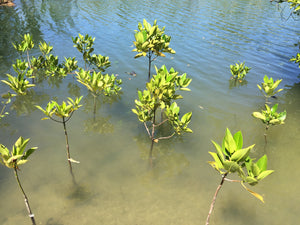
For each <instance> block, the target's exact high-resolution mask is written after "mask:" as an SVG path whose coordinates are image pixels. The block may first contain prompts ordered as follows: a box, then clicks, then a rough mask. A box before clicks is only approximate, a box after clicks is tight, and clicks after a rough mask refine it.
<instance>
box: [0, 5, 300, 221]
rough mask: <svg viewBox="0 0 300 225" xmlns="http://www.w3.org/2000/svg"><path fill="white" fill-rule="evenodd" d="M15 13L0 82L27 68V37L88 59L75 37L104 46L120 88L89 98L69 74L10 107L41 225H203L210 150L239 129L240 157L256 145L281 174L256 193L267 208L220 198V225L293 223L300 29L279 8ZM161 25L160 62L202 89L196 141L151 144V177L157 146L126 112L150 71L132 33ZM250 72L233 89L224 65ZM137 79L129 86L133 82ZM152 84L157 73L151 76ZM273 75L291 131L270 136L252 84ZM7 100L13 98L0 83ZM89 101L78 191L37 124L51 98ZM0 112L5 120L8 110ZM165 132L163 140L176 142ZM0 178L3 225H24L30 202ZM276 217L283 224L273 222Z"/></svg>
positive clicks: (9, 136) (233, 196) (45, 127)
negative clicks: (30, 151)
mask: <svg viewBox="0 0 300 225" xmlns="http://www.w3.org/2000/svg"><path fill="white" fill-rule="evenodd" d="M15 3H16V5H17V6H16V7H15V8H4V7H2V8H0V65H1V66H0V73H1V74H0V77H1V79H6V76H5V74H6V73H10V72H11V71H12V70H11V63H12V62H15V60H16V59H17V58H18V57H19V55H18V54H17V53H16V52H15V51H14V49H13V47H12V45H11V42H12V41H17V40H18V39H19V37H20V35H22V36H23V35H24V33H27V32H30V33H32V34H33V38H34V42H35V43H36V45H35V49H34V50H33V55H34V54H35V53H36V52H37V51H38V43H39V42H40V41H43V40H45V41H46V42H47V43H48V42H50V43H51V45H53V47H54V52H55V53H54V54H55V55H58V56H59V58H60V59H63V56H66V57H76V58H77V60H78V61H79V62H78V64H81V65H83V61H82V56H81V55H80V54H79V53H78V52H77V50H76V49H75V48H73V47H72V46H73V43H72V40H71V36H76V35H77V34H78V33H81V34H89V35H91V36H93V37H96V41H95V46H94V47H95V53H97V52H98V53H99V52H100V53H101V54H104V55H108V56H109V57H110V60H111V62H112V66H111V67H110V68H109V69H108V71H107V72H108V73H115V74H119V77H120V78H121V79H123V84H122V91H123V93H122V95H120V96H117V97H112V98H107V97H103V98H101V97H98V98H96V99H94V97H93V96H92V95H91V94H89V93H88V91H87V90H86V88H85V87H83V86H82V85H80V84H78V83H77V81H76V79H75V78H74V76H73V75H68V76H67V77H66V78H59V79H55V78H54V77H51V78H49V79H47V80H45V79H43V76H41V77H39V78H40V80H38V79H37V80H36V81H35V82H36V87H34V88H32V91H31V92H30V94H29V95H28V96H19V97H16V98H14V99H13V101H12V103H11V104H10V105H9V107H8V110H9V113H10V115H8V116H7V117H5V118H3V119H2V120H1V122H0V143H2V144H4V145H6V146H11V143H12V142H13V141H14V140H15V139H16V138H18V137H19V136H24V137H25V138H30V139H31V143H32V145H33V146H38V147H39V149H38V150H37V151H36V153H35V154H34V155H33V156H32V158H31V159H30V162H28V163H27V164H26V165H24V166H22V167H21V171H20V173H21V176H22V181H23V186H24V188H25V189H26V192H28V195H29V198H30V203H31V207H32V210H33V211H34V212H35V216H36V219H37V221H38V223H39V224H48V225H61V224H64V225H68V224H72V225H73V224H80V225H81V224H105V225H110V224H122V225H124V224H126V225H127V224H128V225H133V224H139V225H153V224H155V225H166V224H174V225H182V224H191V225H193V224H203V223H204V221H205V219H206V216H207V213H208V210H209V205H210V203H211V199H212V197H213V194H214V192H215V189H216V187H217V185H218V184H219V182H220V177H219V175H218V174H217V173H216V172H215V171H214V170H213V169H211V168H210V166H209V165H208V164H207V163H206V162H207V161H209V160H210V156H209V154H208V151H213V149H214V148H213V145H212V144H211V141H210V140H221V138H222V137H223V135H224V130H225V128H226V127H229V128H230V130H232V131H233V132H236V131H238V130H241V131H242V133H243V135H244V141H245V145H250V144H254V143H255V144H256V146H255V149H254V150H253V152H252V153H251V154H252V156H253V157H256V158H259V157H260V156H262V154H264V153H266V154H267V155H268V159H269V161H268V162H269V165H268V167H269V168H270V169H274V170H275V173H274V174H272V175H271V176H270V177H268V178H266V180H264V181H263V182H262V183H261V184H258V185H257V186H255V188H254V189H255V190H254V191H257V192H258V193H262V194H263V195H264V198H265V202H266V203H265V204H261V203H260V202H259V201H258V200H256V199H255V198H253V197H251V196H249V194H248V193H246V192H245V191H244V190H243V189H242V188H241V187H240V185H239V184H237V185H235V184H231V183H226V184H225V185H224V187H223V188H222V190H221V192H220V195H219V197H218V200H217V202H216V205H215V210H214V212H213V215H212V217H211V224H212V225H214V224H223V225H233V224H234V225H239V224H241V225H253V224H272V225H277V224H278V225H279V224H297V223H298V220H299V217H298V212H299V210H300V208H299V202H300V197H299V196H298V195H297V193H298V189H297V188H298V186H299V183H300V180H299V179H300V178H299V176H298V174H297V171H298V170H297V168H298V164H299V163H298V161H299V160H298V159H299V157H300V151H299V150H298V146H299V145H300V140H299V134H300V128H299V126H298V125H297V124H299V112H300V108H299V106H300V104H299V99H300V92H299V90H300V87H299V83H300V77H299V76H298V75H299V73H300V71H299V68H297V65H295V64H294V63H291V62H289V58H290V57H291V56H294V55H296V53H297V52H298V51H299V49H298V46H295V44H296V43H297V41H298V36H299V21H293V20H287V21H286V20H283V19H282V17H281V16H282V15H280V11H278V9H277V8H276V6H275V5H274V4H272V3H270V2H268V1H264V0H249V1H244V0H239V1H225V0H221V1H203V0H195V1H189V0H182V1H174V0H172V1H171V0H167V1H158V0H151V1H145V0H130V1H123V0H114V1H95V0H88V1H82V0H77V1H75V0H63V1H60V2H59V3H58V2H57V1H54V0H51V1H42V0H29V1H23V0H16V1H15ZM143 18H145V19H146V20H147V21H149V22H151V21H153V20H154V19H157V20H158V24H159V25H160V26H166V34H169V35H171V36H172V40H171V45H172V48H173V49H174V50H175V51H176V54H175V55H174V56H172V57H171V56H166V57H164V58H163V57H161V58H159V59H157V60H155V61H154V63H153V64H154V65H157V66H158V67H160V66H161V65H163V64H166V66H167V67H168V68H170V67H174V68H175V69H176V70H177V71H179V72H180V73H183V72H186V73H187V75H188V76H189V77H191V78H192V79H193V81H192V83H191V85H190V86H191V89H192V91H191V92H189V93H184V96H183V97H184V100H183V101H181V102H180V106H181V110H182V111H183V112H189V111H192V112H193V118H192V122H191V129H192V130H193V131H194V133H193V134H190V135H185V136H183V137H182V138H172V139H170V140H164V141H160V142H159V143H156V144H155V146H154V150H153V156H154V161H153V168H151V167H149V158H148V157H149V149H150V144H151V141H150V140H149V137H148V136H147V132H146V131H145V128H144V127H143V126H142V125H141V124H140V122H139V121H138V120H137V118H136V115H135V114H133V113H132V112H131V108H134V99H136V97H137V90H142V89H144V86H145V82H146V75H147V62H146V60H145V59H144V58H140V59H134V55H135V54H134V53H133V52H131V51H132V49H133V46H132V42H133V40H134V31H133V30H135V29H137V23H138V22H140V21H142V19H143ZM234 61H245V62H246V64H247V65H249V67H251V68H252V69H251V71H250V72H249V73H248V74H247V77H246V81H245V82H244V83H235V82H232V80H230V77H231V74H230V70H229V65H230V64H232V62H234ZM128 71H134V74H136V76H134V79H133V77H132V76H129V75H128V74H127V73H126V72H128ZM152 71H154V68H152ZM264 75H268V76H272V77H273V78H274V79H275V80H276V79H279V78H282V79H283V81H282V83H281V84H280V88H284V91H283V92H280V93H279V94H278V99H272V104H273V103H279V109H278V110H279V111H283V110H284V109H286V110H287V119H286V124H285V125H282V126H274V127H272V129H270V130H269V131H268V144H267V146H266V147H265V148H264V146H265V143H264V136H263V134H264V126H263V124H262V123H261V122H260V121H258V120H256V119H255V118H252V117H251V113H252V112H253V111H260V109H261V108H263V107H264V102H265V98H264V97H263V96H261V94H260V92H259V90H258V88H257V86H256V84H257V83H260V82H261V81H262V79H263V76H264ZM0 90H1V91H0V93H4V92H6V91H8V87H7V85H4V84H3V83H2V82H1V83H0ZM81 95H83V96H84V98H83V99H82V104H83V107H81V108H80V110H78V111H76V113H75V114H74V116H73V117H72V122H71V123H70V124H69V126H68V134H69V137H70V143H71V146H72V149H71V151H72V157H74V158H75V159H78V160H79V161H80V164H76V165H74V173H75V174H76V181H77V182H78V187H74V186H73V185H72V182H71V179H69V174H68V172H69V171H68V167H67V163H66V157H65V142H64V138H63V131H62V128H61V125H60V124H56V123H52V122H47V121H40V119H41V118H42V117H43V115H42V114H41V112H39V111H37V110H36V108H35V105H41V106H44V105H45V104H46V103H47V102H48V101H49V100H51V99H58V100H60V99H62V100H66V98H67V97H72V98H74V97H79V96H81ZM0 108H1V107H0ZM165 129H166V130H164V129H162V130H161V131H160V132H162V133H164V132H167V128H165ZM10 172H11V171H9V170H6V169H5V168H3V167H1V168H0V181H1V182H0V198H1V203H0V204H1V212H0V224H3V225H15V224H25V223H27V222H29V221H28V218H27V216H26V215H27V214H26V209H25V208H24V202H23V200H22V196H21V195H19V190H18V187H17V185H16V183H15V180H14V177H13V174H11V173H10ZM274 215H276V216H274Z"/></svg>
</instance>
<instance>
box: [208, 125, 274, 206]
mask: <svg viewBox="0 0 300 225" xmlns="http://www.w3.org/2000/svg"><path fill="white" fill-rule="evenodd" d="M212 143H213V144H214V146H215V148H216V152H209V154H210V155H211V156H212V157H213V159H214V160H215V161H210V162H208V163H209V164H210V165H211V166H212V167H213V168H215V169H216V170H217V171H218V172H219V173H220V174H230V173H235V172H237V174H238V176H239V177H240V178H241V181H240V182H241V183H242V184H243V183H248V184H249V185H252V186H253V185H256V184H257V183H258V181H260V180H262V179H264V178H265V177H267V176H268V175H270V174H271V173H273V172H274V171H273V170H267V161H268V160H267V156H266V155H264V156H262V157H261V158H260V159H259V160H257V162H254V159H252V158H251V157H250V156H249V154H250V151H251V149H253V147H254V146H255V145H251V146H249V147H246V148H243V136H242V132H241V131H238V132H237V133H235V134H234V135H233V136H232V134H231V132H230V130H229V129H228V128H227V129H226V133H225V136H224V138H223V142H222V146H220V145H219V144H217V143H216V142H214V141H212ZM243 187H244V188H246V187H245V186H244V185H243ZM246 190H247V191H249V192H250V193H251V194H253V195H254V196H255V197H257V198H259V199H260V200H262V201H263V199H262V197H261V196H260V195H258V194H257V193H255V192H253V191H251V190H249V189H248V188H246Z"/></svg>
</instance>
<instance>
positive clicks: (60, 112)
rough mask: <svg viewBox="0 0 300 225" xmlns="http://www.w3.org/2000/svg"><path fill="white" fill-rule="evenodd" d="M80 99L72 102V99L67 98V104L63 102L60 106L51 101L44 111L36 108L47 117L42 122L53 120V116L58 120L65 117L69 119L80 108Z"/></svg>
mask: <svg viewBox="0 0 300 225" xmlns="http://www.w3.org/2000/svg"><path fill="white" fill-rule="evenodd" d="M81 99H82V96H81V97H79V98H76V99H75V100H73V99H72V98H68V101H67V103H66V102H65V101H63V102H62V104H60V105H59V104H58V103H57V102H56V101H51V102H49V103H48V104H47V106H46V108H45V109H43V108H42V107H40V106H36V107H37V108H38V109H39V110H41V111H42V112H43V113H44V114H45V115H46V116H47V117H45V118H43V119H42V120H44V119H49V118H50V119H53V115H55V116H57V117H60V118H66V117H71V116H72V114H73V112H74V111H76V110H77V109H79V107H81V105H79V103H80V100H81Z"/></svg>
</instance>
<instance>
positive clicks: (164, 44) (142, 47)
mask: <svg viewBox="0 0 300 225" xmlns="http://www.w3.org/2000/svg"><path fill="white" fill-rule="evenodd" d="M164 33H165V27H163V28H159V27H158V25H157V23H156V20H154V23H153V26H151V24H150V23H148V22H147V21H146V20H145V19H144V20H143V24H141V23H140V22H139V23H138V30H135V34H134V37H135V41H134V42H133V44H134V46H135V49H133V50H132V51H134V52H138V53H137V54H136V55H135V57H134V58H139V57H141V56H144V57H145V56H147V57H148V66H149V69H148V81H150V74H151V63H152V62H153V61H154V60H155V59H156V58H157V57H158V56H162V57H165V54H164V53H163V52H166V53H171V54H175V51H174V50H173V49H172V48H170V47H169V45H170V41H171V37H170V36H168V35H166V34H164ZM153 54H154V55H155V56H154V57H153Z"/></svg>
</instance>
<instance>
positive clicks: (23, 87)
mask: <svg viewBox="0 0 300 225" xmlns="http://www.w3.org/2000/svg"><path fill="white" fill-rule="evenodd" d="M12 66H13V69H14V71H15V72H16V73H17V76H16V77H15V76H13V75H11V74H6V76H7V78H8V80H1V81H2V82H3V83H4V84H6V85H8V86H9V87H10V88H11V89H12V90H13V91H14V92H16V94H18V95H26V94H27V91H28V90H27V89H28V88H31V87H34V86H35V85H34V84H30V83H29V81H28V80H27V77H30V76H31V74H32V70H28V69H27V63H26V62H24V61H22V60H20V59H17V60H16V63H15V64H13V65H12Z"/></svg>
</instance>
